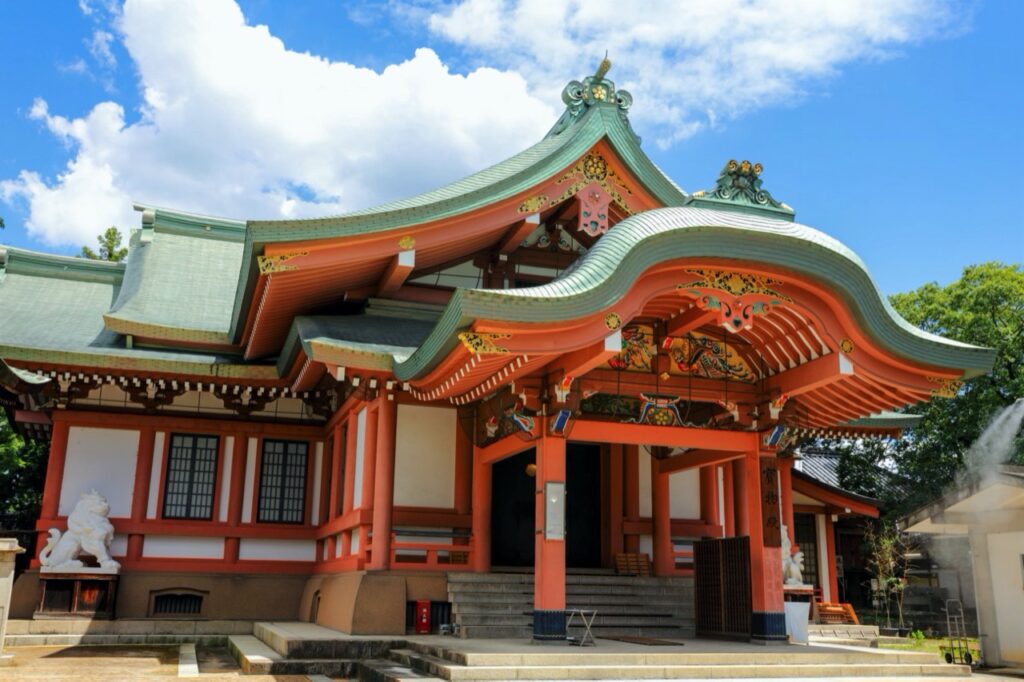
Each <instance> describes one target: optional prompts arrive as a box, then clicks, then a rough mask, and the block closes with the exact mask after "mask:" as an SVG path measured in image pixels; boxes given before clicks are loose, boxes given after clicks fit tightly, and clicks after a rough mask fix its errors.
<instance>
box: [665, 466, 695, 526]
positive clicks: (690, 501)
mask: <svg viewBox="0 0 1024 682" xmlns="http://www.w3.org/2000/svg"><path fill="white" fill-rule="evenodd" d="M668 499H669V513H670V514H671V515H672V518H673V519H699V518H700V469H685V470H683V471H676V472H674V473H672V474H670V475H669V477H668Z"/></svg>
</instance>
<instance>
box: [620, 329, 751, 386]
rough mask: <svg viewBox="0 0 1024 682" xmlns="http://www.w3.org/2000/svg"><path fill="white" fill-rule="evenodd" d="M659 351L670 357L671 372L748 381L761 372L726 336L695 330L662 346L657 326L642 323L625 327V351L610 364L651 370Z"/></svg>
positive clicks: (621, 367)
mask: <svg viewBox="0 0 1024 682" xmlns="http://www.w3.org/2000/svg"><path fill="white" fill-rule="evenodd" d="M659 353H661V354H664V355H667V356H668V357H669V359H670V361H671V364H670V365H669V374H670V375H672V374H675V375H687V376H696V377H703V378H705V379H729V380H732V381H743V382H748V383H749V382H754V381H757V372H755V371H754V369H753V368H752V367H751V366H750V364H749V363H748V362H747V361H746V360H745V359H744V358H743V357H742V356H741V355H740V354H739V353H738V352H736V349H735V347H733V346H730V345H729V344H728V343H726V342H725V341H724V340H723V339H716V338H714V337H712V336H709V335H707V334H702V333H701V332H695V331H694V332H688V333H687V334H686V335H684V336H669V337H666V338H664V339H662V341H661V348H660V349H659V348H658V346H657V345H656V342H655V337H654V328H653V327H651V326H650V325H642V324H638V325H629V326H627V327H624V328H623V330H622V351H621V352H620V353H619V354H618V355H616V356H614V357H612V358H611V359H610V360H608V366H609V367H611V368H612V369H618V370H626V371H633V372H650V371H651V370H652V368H653V367H654V366H655V358H656V357H657V356H658V354H659Z"/></svg>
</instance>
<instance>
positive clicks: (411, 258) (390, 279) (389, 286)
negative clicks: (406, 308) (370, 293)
mask: <svg viewBox="0 0 1024 682" xmlns="http://www.w3.org/2000/svg"><path fill="white" fill-rule="evenodd" d="M415 267H416V251H415V249H410V250H408V251H399V252H398V253H396V254H395V256H394V257H393V258H392V259H391V262H390V263H389V264H388V267H387V269H386V270H384V274H383V275H382V276H381V278H380V282H378V283H377V296H379V297H381V298H389V297H391V296H392V295H394V293H395V292H396V291H398V289H399V288H400V287H401V286H402V285H403V284H405V280H407V279H408V278H409V275H410V274H411V273H412V270H413V268H415Z"/></svg>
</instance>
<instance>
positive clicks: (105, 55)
mask: <svg viewBox="0 0 1024 682" xmlns="http://www.w3.org/2000/svg"><path fill="white" fill-rule="evenodd" d="M113 41H114V34H113V33H110V32H109V31H102V30H99V29H97V30H96V31H93V34H92V38H90V39H89V42H88V43H87V45H88V47H89V53H90V54H91V55H92V57H93V59H95V60H96V61H97V62H98V63H99V65H100V66H102V67H104V68H108V69H112V68H114V67H116V66H117V57H115V56H114V53H113V52H112V51H111V49H110V44H111V43H112V42H113Z"/></svg>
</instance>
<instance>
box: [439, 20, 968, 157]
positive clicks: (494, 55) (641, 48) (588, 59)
mask: <svg viewBox="0 0 1024 682" xmlns="http://www.w3.org/2000/svg"><path fill="white" fill-rule="evenodd" d="M957 7H959V8H960V10H961V11H962V12H966V13H967V14H969V9H970V7H969V6H967V7H964V6H963V5H960V6H951V5H950V4H949V3H948V2H944V1H943V0H827V1H824V2H823V1H822V0H690V1H689V2H685V3H684V2H679V1H678V0H652V1H645V2H642V3H641V2H622V1H621V0H569V1H566V2H552V1H551V0H507V1H504V2H496V1H495V0H460V1H459V2H456V3H455V4H454V5H452V6H450V7H446V8H445V9H444V10H441V11H438V12H436V13H434V14H433V15H432V16H431V17H430V18H429V26H430V28H431V30H433V31H434V32H435V33H436V34H437V35H439V36H441V37H443V38H445V39H447V40H450V41H452V42H453V43H455V44H457V45H459V46H461V47H462V48H464V49H465V50H466V51H467V52H468V53H469V54H470V55H471V56H472V57H475V58H477V59H480V60H482V61H485V62H486V63H488V64H490V65H493V66H495V67H498V68H508V69H514V70H516V71H518V72H519V73H522V74H523V75H524V76H525V77H526V78H527V80H528V82H529V83H530V85H531V87H532V88H535V89H536V91H537V92H538V93H539V94H541V95H542V97H544V98H545V99H550V98H551V97H554V96H557V93H558V91H559V90H560V89H561V87H562V86H563V85H564V84H565V82H566V81H567V80H568V79H569V78H570V77H574V76H576V75H577V74H581V75H582V74H585V73H591V72H593V70H594V68H595V67H596V66H597V63H598V62H599V61H600V59H601V57H602V56H603V55H604V53H605V51H606V50H607V51H608V52H609V53H610V54H609V56H610V57H611V60H612V62H613V63H614V64H615V68H614V70H613V71H612V73H611V74H610V78H612V79H613V80H614V81H616V84H617V85H618V86H619V87H624V88H627V89H629V90H630V91H631V92H632V94H633V96H634V97H635V98H636V103H635V104H634V107H633V111H632V116H631V118H632V120H633V122H634V124H639V126H640V127H641V128H644V129H645V130H647V131H653V132H654V134H655V136H656V138H657V140H658V142H659V144H661V145H662V146H667V145H670V144H671V143H673V142H675V141H678V140H680V139H682V138H685V137H688V136H689V135H692V134H693V133H694V132H696V131H697V130H699V129H700V128H702V127H704V126H707V125H713V124H714V122H715V121H716V120H720V119H729V118H734V117H736V116H738V115H741V114H742V113H744V112H746V111H749V110H752V109H756V108H759V107H763V106H766V105H773V104H779V103H784V102H787V101H791V100H792V99H794V98H797V97H800V96H801V95H803V94H804V89H805V88H806V87H807V85H808V83H814V82H817V81H820V80H821V79H824V78H827V77H829V76H832V75H834V74H835V73H836V72H837V69H838V68H839V67H841V66H842V65H844V64H847V63H849V62H852V61H855V60H863V59H879V58H885V57H888V56H890V55H892V54H893V53H894V51H896V50H898V49H900V48H901V47H903V46H907V45H912V44H915V43H917V42H919V41H921V40H925V39H927V38H930V37H934V36H936V35H939V34H942V33H945V32H949V31H953V30H957V29H959V28H961V27H962V26H963V25H964V24H965V23H967V22H968V21H969V17H958V16H955V13H956V8H957Z"/></svg>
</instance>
